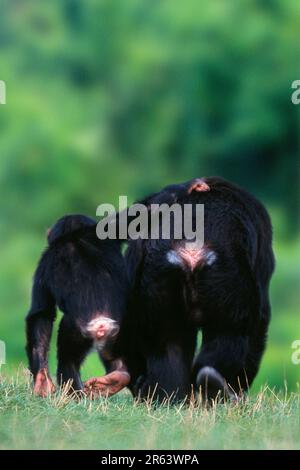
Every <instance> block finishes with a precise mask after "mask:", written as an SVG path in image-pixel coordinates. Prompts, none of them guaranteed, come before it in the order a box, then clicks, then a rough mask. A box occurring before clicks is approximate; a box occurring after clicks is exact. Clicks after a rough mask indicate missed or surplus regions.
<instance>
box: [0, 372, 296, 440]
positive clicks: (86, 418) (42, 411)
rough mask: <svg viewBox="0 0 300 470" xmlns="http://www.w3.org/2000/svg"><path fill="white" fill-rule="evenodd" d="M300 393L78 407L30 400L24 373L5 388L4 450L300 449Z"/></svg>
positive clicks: (63, 400) (4, 380) (65, 401)
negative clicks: (236, 400)
mask: <svg viewBox="0 0 300 470" xmlns="http://www.w3.org/2000/svg"><path fill="white" fill-rule="evenodd" d="M299 402H300V393H299V391H298V392H296V393H288V392H287V391H285V392H283V391H281V392H276V393H275V391H274V390H271V389H269V388H268V387H264V388H262V389H261V391H260V392H258V393H256V394H250V396H249V397H248V398H247V399H246V400H245V402H244V403H240V404H236V405H233V404H226V405H220V404H219V405H216V406H213V407H212V408H211V409H206V408H205V407H203V406H202V405H200V404H193V405H190V406H182V405H181V406H179V405H178V406H168V405H164V406H160V407H153V406H151V404H149V403H148V404H141V403H136V402H134V401H133V400H132V398H131V396H130V394H129V393H128V392H126V391H125V392H121V393H120V394H119V395H116V396H114V397H112V398H110V399H106V398H101V399H98V400H95V401H90V400H88V399H82V400H80V401H76V400H74V399H71V398H70V397H68V396H67V395H66V394H65V393H63V392H57V393H56V394H55V395H53V396H52V397H50V398H47V399H46V400H42V399H40V398H35V397H34V396H33V395H32V391H31V385H30V377H29V375H28V373H26V371H24V370H23V369H20V371H19V373H18V374H15V375H14V376H10V377H5V376H1V381H0V449H300V434H299Z"/></svg>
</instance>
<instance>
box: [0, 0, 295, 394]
mask: <svg viewBox="0 0 300 470" xmlns="http://www.w3.org/2000/svg"><path fill="white" fill-rule="evenodd" d="M0 8H1V11H0V79H1V80H4V81H5V82H6V86H7V104H6V105H5V106H1V107H0V136H1V140H0V150H1V153H0V155H1V156H0V182H1V201H0V214H1V215H0V236H1V242H2V243H1V247H2V252H1V266H0V299H1V306H0V339H2V340H4V341H5V342H6V344H7V361H8V364H7V366H4V367H6V368H7V369H9V368H10V369H12V368H13V367H15V366H16V365H17V364H18V363H19V362H20V361H23V362H24V361H25V354H24V346H23V345H24V337H23V318H24V315H25V312H26V310H27V308H28V304H29V293H30V283H31V276H32V273H33V271H34V267H35V265H36V262H37V259H38V257H39V254H40V252H41V250H42V248H43V246H44V245H45V241H44V232H45V229H46V228H47V227H48V226H49V225H51V224H52V223H53V222H54V221H55V219H57V218H58V217H59V216H61V215H62V214H65V213H69V212H83V213H86V214H89V215H95V211H96V207H97V205H98V204H100V203H101V202H111V203H116V202H117V199H118V195H119V194H127V195H128V196H129V200H130V201H132V200H133V199H135V198H137V197H140V196H142V195H144V194H146V193H147V192H150V191H152V190H157V189H159V188H160V187H161V186H162V185H165V184H168V183H171V182H176V181H184V180H187V179H189V178H192V177H195V176H202V175H212V174H219V175H221V176H224V177H227V178H229V179H231V180H233V181H235V182H237V183H240V184H242V185H243V186H245V187H246V188H248V189H249V190H251V191H252V192H253V193H254V194H256V195H257V196H258V197H260V198H261V199H262V201H263V202H265V203H266V205H267V206H268V208H269V209H270V211H271V214H272V217H273V222H274V231H275V240H276V244H275V248H276V258H277V271H276V275H275V277H274V281H273V284H272V304H273V311H274V316H273V322H272V325H271V331H270V340H269V346H268V350H267V354H266V356H265V360H264V361H263V365H262V370H261V373H260V375H259V377H258V381H257V385H256V386H257V387H258V386H259V385H260V384H261V383H265V382H267V383H269V384H271V385H277V386H282V384H283V381H284V380H285V379H286V380H287V383H288V386H289V387H291V388H294V389H295V387H296V383H297V380H299V370H300V369H299V368H300V366H298V367H297V366H295V365H292V363H291V359H290V356H291V343H292V341H294V340H295V339H300V317H299V312H298V304H299V297H298V296H299V287H300V286H299V283H298V281H297V278H298V266H299V261H300V252H299V232H298V231H297V228H298V227H297V223H298V222H299V219H298V217H297V216H296V214H297V210H298V207H299V199H298V181H299V180H298V174H297V166H298V164H297V162H298V156H299V109H300V108H297V106H294V105H292V104H291V100H290V95H291V83H292V81H293V80H295V79H297V78H299V46H298V43H299V40H298V38H299V32H298V30H299V20H300V8H299V2H298V1H297V0H268V1H264V2H258V1H256V0H244V1H242V2H236V1H234V0H228V1H226V2H224V1H221V0H216V1H213V2H211V1H209V0H204V1H202V2H199V0H188V1H185V2H182V1H179V0H178V1H176V0H162V1H159V2H158V1H151V2H149V1H148V0H139V1H138V0H127V1H126V2H124V1H119V0H115V1H111V0H90V1H84V0H52V1H51V2H45V1H44V2H39V1H36V0H27V1H26V2H24V1H21V0H2V1H1V7H0ZM53 362H54V360H53V361H52V364H53ZM96 364H97V361H96V359H95V358H94V359H91V360H89V362H88V363H87V366H86V370H85V374H86V375H90V374H91V373H93V374H95V373H97V365H96Z"/></svg>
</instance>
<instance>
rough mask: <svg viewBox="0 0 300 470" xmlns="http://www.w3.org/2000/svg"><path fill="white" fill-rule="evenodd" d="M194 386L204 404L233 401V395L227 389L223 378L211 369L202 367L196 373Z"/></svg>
mask: <svg viewBox="0 0 300 470" xmlns="http://www.w3.org/2000/svg"><path fill="white" fill-rule="evenodd" d="M196 385H197V387H198V389H200V393H201V395H202V398H203V399H204V400H205V402H208V401H211V400H216V399H220V400H227V399H233V398H234V397H235V394H234V393H233V392H232V391H231V390H230V389H229V387H228V385H227V382H226V380H225V379H224V377H223V376H222V375H221V374H220V373H219V372H218V371H217V370H216V369H214V368H213V367H202V369H200V371H199V372H198V375H197V379H196Z"/></svg>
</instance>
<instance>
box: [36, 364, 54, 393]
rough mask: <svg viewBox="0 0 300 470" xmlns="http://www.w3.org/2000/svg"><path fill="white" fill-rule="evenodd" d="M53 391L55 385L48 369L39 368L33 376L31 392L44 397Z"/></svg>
mask: <svg viewBox="0 0 300 470" xmlns="http://www.w3.org/2000/svg"><path fill="white" fill-rule="evenodd" d="M54 392H55V385H54V383H53V382H52V380H51V377H50V375H49V372H48V370H47V369H46V368H44V369H40V370H39V371H38V373H37V374H36V377H35V381H34V388H33V393H34V394H35V395H36V396H39V397H42V398H46V397H47V396H48V395H51V393H54Z"/></svg>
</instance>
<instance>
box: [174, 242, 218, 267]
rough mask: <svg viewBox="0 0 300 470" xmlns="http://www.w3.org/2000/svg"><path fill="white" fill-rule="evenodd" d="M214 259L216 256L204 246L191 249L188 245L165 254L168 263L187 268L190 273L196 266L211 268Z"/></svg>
mask: <svg viewBox="0 0 300 470" xmlns="http://www.w3.org/2000/svg"><path fill="white" fill-rule="evenodd" d="M216 259H217V255H216V253H215V252H214V251H213V250H211V249H209V248H207V247H205V246H203V247H202V248H193V247H192V246H189V244H188V243H186V244H185V245H184V246H181V247H179V248H177V249H175V250H170V251H169V252H168V253H167V260H168V261H169V263H171V264H175V265H178V266H181V267H182V268H184V267H185V268H188V269H190V270H191V271H193V270H194V269H195V268H196V267H197V266H204V265H206V266H211V265H212V264H213V263H214V262H215V261H216Z"/></svg>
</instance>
